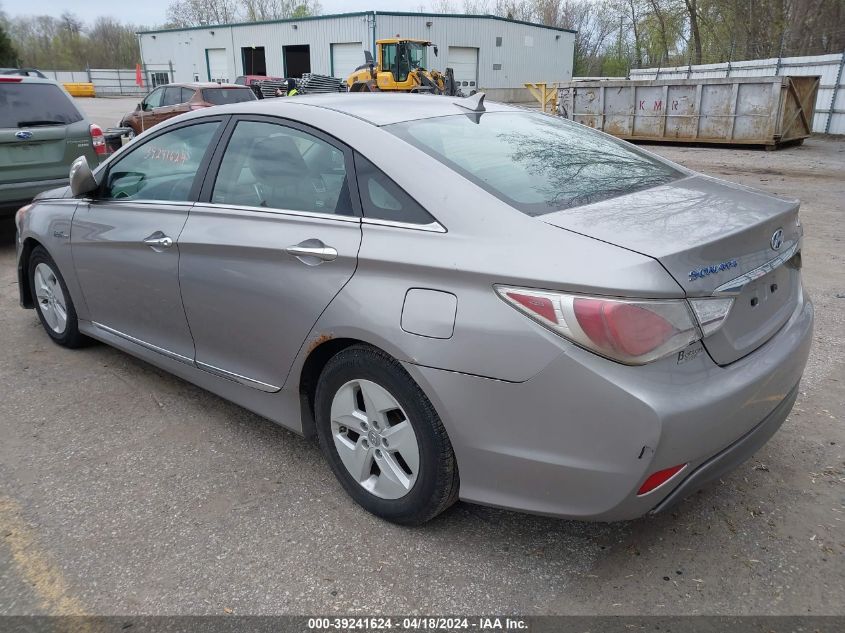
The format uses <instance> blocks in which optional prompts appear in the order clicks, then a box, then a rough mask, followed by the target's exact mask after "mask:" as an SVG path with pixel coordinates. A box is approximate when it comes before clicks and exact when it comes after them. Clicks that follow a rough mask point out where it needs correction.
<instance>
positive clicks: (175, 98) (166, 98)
mask: <svg viewBox="0 0 845 633" xmlns="http://www.w3.org/2000/svg"><path fill="white" fill-rule="evenodd" d="M181 103H182V87H181V86H165V87H164V94H163V95H162V97H161V103H160V104H159V106H158V107H156V108H153V112H152V119H153V122H154V124H155V123H161V122H162V121H165V120H167V119H169V118H171V117H174V116H176V115H177V114H181V113H182V112H187V106H186V107H185V109H184V110H180V105H181Z"/></svg>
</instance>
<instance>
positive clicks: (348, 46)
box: [332, 42, 364, 79]
mask: <svg viewBox="0 0 845 633" xmlns="http://www.w3.org/2000/svg"><path fill="white" fill-rule="evenodd" d="M363 63H364V47H363V46H361V42H345V43H343V44H332V73H334V76H335V77H339V78H340V79H346V78H347V77H348V76H349V73H351V72H352V71H353V70H355V69H356V68H358V66H360V65H361V64H363Z"/></svg>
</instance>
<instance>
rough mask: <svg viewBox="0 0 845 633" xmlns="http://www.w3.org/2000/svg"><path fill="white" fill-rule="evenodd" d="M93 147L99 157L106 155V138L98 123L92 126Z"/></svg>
mask: <svg viewBox="0 0 845 633" xmlns="http://www.w3.org/2000/svg"><path fill="white" fill-rule="evenodd" d="M90 130H91V145H93V146H94V151H95V152H97V155H98V156H102V155H103V154H105V153H106V137H105V136H104V135H103V128H101V127H100V126H99V125H97V124H96V123H92V124H91V128H90Z"/></svg>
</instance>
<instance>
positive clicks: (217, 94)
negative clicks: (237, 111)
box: [202, 88, 255, 105]
mask: <svg viewBox="0 0 845 633" xmlns="http://www.w3.org/2000/svg"><path fill="white" fill-rule="evenodd" d="M202 98H203V100H205V101H208V102H209V103H213V104H214V105H224V104H226V103H241V102H242V101H255V93H253V92H252V90H250V89H249V88H206V89H205V90H203V91H202Z"/></svg>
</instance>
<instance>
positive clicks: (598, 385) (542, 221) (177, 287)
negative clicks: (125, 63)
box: [16, 94, 813, 524]
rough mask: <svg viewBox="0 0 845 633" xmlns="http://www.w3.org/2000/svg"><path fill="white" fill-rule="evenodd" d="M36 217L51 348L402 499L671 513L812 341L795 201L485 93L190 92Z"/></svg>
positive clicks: (780, 403)
mask: <svg viewBox="0 0 845 633" xmlns="http://www.w3.org/2000/svg"><path fill="white" fill-rule="evenodd" d="M16 222H17V229H18V238H17V261H18V276H19V281H20V301H21V304H22V305H23V306H24V307H26V308H35V309H36V310H37V313H38V316H39V318H40V320H41V322H42V324H43V325H44V329H45V331H46V333H47V335H48V336H49V337H50V338H52V339H53V340H54V341H55V342H56V343H58V344H60V345H64V346H65V347H70V348H74V347H79V346H81V345H83V344H85V343H86V342H88V341H89V340H90V339H98V340H100V341H103V342H106V343H108V344H110V345H113V346H114V347H117V348H119V349H121V350H124V351H125V352H127V353H129V354H132V355H134V356H137V357H139V358H142V359H144V360H146V361H148V362H150V363H152V364H153V365H156V366H158V367H161V368H163V369H165V370H167V371H169V372H172V373H173V374H176V375H177V376H180V377H182V378H184V379H186V380H188V381H191V382H193V383H195V384H197V385H199V386H201V387H203V388H205V389H207V390H209V391H211V392H213V393H215V394H218V395H220V396H222V397H224V398H227V399H229V400H231V401H233V402H235V403H238V404H239V405H241V406H243V407H246V408H248V409H250V410H252V411H254V412H256V413H258V414H259V415H262V416H265V417H267V418H269V419H271V420H273V421H275V422H277V423H279V424H281V425H283V426H285V427H287V428H289V429H292V430H293V431H296V432H298V433H301V434H303V435H305V436H306V437H309V438H315V439H316V440H317V441H318V442H319V445H320V446H321V448H322V451H323V452H324V454H325V457H326V459H327V461H328V463H329V465H330V467H331V469H332V470H333V472H334V474H335V475H336V476H337V478H338V480H339V481H340V483H341V484H342V486H343V488H345V490H346V491H347V492H348V493H349V495H350V496H351V497H352V498H353V499H354V500H355V501H357V502H358V503H359V504H360V505H362V506H363V507H364V508H366V509H367V510H369V511H370V512H372V513H374V514H376V515H378V516H380V517H383V518H385V519H388V520H390V521H395V522H398V523H404V524H418V523H422V522H424V521H426V520H428V519H431V518H432V517H434V516H435V515H437V514H438V513H440V512H442V511H443V510H444V509H446V508H447V507H448V506H449V505H450V504H452V503H453V502H454V501H455V500H457V499H459V498H460V499H464V500H466V501H470V502H475V503H481V504H487V505H491V506H499V507H505V508H514V509H518V510H522V511H526V512H533V513H541V514H548V515H555V516H561V517H571V518H578V519H590V520H602V521H611V520H619V519H628V518H632V517H637V516H640V515H643V514H646V513H650V512H659V511H661V510H663V509H665V508H667V507H669V506H671V505H672V504H674V503H675V502H676V501H678V500H679V499H680V498H682V497H684V496H685V495H688V494H689V493H691V492H692V491H695V490H697V489H699V488H700V487H701V486H703V485H704V484H705V483H707V482H709V481H711V480H713V479H714V478H717V477H719V476H720V475H722V474H724V473H725V472H727V471H729V470H731V469H732V468H734V467H736V466H737V465H739V464H741V463H742V462H743V461H744V460H746V459H747V458H748V457H749V456H750V455H751V454H752V453H754V452H755V451H756V450H757V449H758V448H759V447H760V446H762V445H763V444H764V443H765V442H766V441H767V440H768V439H769V438H770V437H771V436H772V434H773V433H775V431H776V430H777V429H778V428H779V427H780V425H781V424H782V422H783V421H784V419H785V418H786V416H787V414H788V413H789V411H790V409H791V407H792V405H793V403H794V401H795V397H796V393H797V389H798V383H799V380H800V378H801V374H802V372H803V370H804V366H805V364H806V361H807V356H808V353H809V348H810V341H811V337H812V328H813V308H812V304H811V303H810V301H809V299H808V298H807V297H806V295H805V294H804V291H803V288H802V283H801V272H800V271H801V244H802V228H801V223H800V221H799V218H798V203H797V202H796V201H793V200H784V199H779V198H773V197H771V196H768V195H765V194H762V193H760V192H758V191H754V190H752V189H749V188H746V187H742V186H739V185H735V184H730V183H727V182H723V181H719V180H716V179H714V178H710V177H707V176H703V175H701V174H696V173H694V172H691V171H689V170H687V169H685V168H683V167H681V166H679V165H676V164H673V163H671V162H668V161H666V160H664V159H662V158H659V157H657V156H655V155H653V154H651V153H649V152H647V151H644V150H642V149H640V148H638V147H636V146H634V145H632V144H629V143H626V142H623V141H620V140H617V139H615V138H612V137H610V136H607V135H605V134H603V133H600V132H596V131H594V130H591V129H589V128H586V127H583V126H581V125H578V124H575V123H572V122H569V121H566V120H562V119H560V118H557V117H552V116H548V115H544V114H539V113H532V112H530V111H527V110H523V109H520V108H515V107H511V106H507V105H503V104H496V103H487V104H485V103H484V98H483V95H480V94H479V95H475V96H474V97H469V98H465V99H460V98H454V97H433V96H426V95H385V94H354V95H314V96H304V97H300V98H297V99H282V100H264V101H251V102H245V103H234V104H231V105H226V106H221V107H215V108H209V109H204V110H201V111H196V112H191V113H189V114H185V115H183V116H179V117H177V118H174V119H171V120H169V121H167V122H165V123H163V124H160V125H157V126H155V127H154V128H152V129H150V130H148V131H146V132H145V133H144V134H142V135H140V136H139V137H137V138H136V139H135V140H134V141H133V142H131V143H129V144H127V145H126V146H124V147H123V148H122V149H121V150H120V151H118V152H117V153H116V154H115V155H113V156H112V157H110V158H109V159H108V160H107V161H106V162H105V163H103V164H102V165H100V166H99V167H98V168H97V169H96V170H95V171H93V172H92V171H91V169H89V167H88V165H87V162H86V161H85V159H84V158H81V159H79V160H78V161H77V162H76V163H75V164H74V166H73V168H72V170H71V185H70V186H69V187H67V188H63V189H56V190H52V191H50V192H47V193H45V194H42V195H40V196H39V197H38V198H37V199H36V200H35V201H34V202H33V203H32V204H31V205H28V206H26V207H24V208H22V209H21V210H20V211H19V212H18V214H17V216H16Z"/></svg>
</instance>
